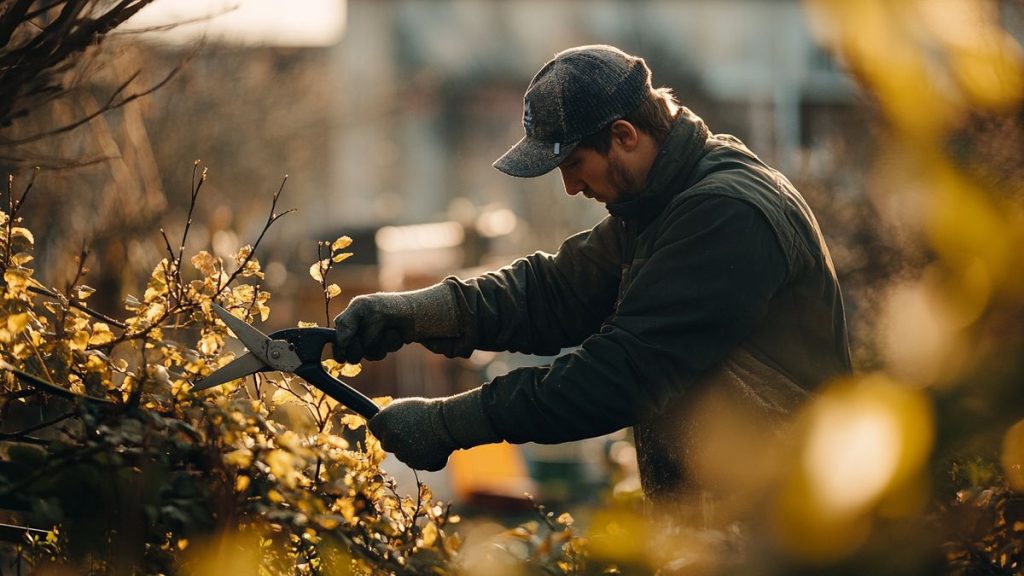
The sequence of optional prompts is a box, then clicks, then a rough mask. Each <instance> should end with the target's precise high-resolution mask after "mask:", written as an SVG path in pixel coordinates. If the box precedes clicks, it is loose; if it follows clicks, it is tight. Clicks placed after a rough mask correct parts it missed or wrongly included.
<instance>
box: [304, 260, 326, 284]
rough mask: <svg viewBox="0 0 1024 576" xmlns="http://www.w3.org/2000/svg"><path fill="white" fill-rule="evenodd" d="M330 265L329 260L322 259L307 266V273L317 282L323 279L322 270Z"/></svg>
mask: <svg viewBox="0 0 1024 576" xmlns="http://www.w3.org/2000/svg"><path fill="white" fill-rule="evenodd" d="M329 267H330V260H328V259H324V260H320V261H319V262H316V263H315V264H313V265H312V266H310V267H309V275H310V277H311V278H313V280H316V281H317V282H323V281H324V272H325V271H326V270H328V269H329Z"/></svg>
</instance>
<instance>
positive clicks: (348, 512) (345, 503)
mask: <svg viewBox="0 0 1024 576" xmlns="http://www.w3.org/2000/svg"><path fill="white" fill-rule="evenodd" d="M334 508H336V509H337V511H338V513H339V514H341V516H342V518H344V519H345V521H346V522H348V523H350V524H354V523H355V522H357V521H358V518H356V507H355V504H354V503H353V502H352V500H351V499H349V498H339V499H337V500H335V501H334Z"/></svg>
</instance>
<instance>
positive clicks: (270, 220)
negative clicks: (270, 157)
mask: <svg viewBox="0 0 1024 576" xmlns="http://www.w3.org/2000/svg"><path fill="white" fill-rule="evenodd" d="M286 182H288V175H287V174H285V175H284V179H283V180H281V186H280V187H278V189H277V192H275V193H274V197H273V199H272V200H271V202H270V215H269V216H267V222H266V223H265V224H264V225H263V230H261V231H260V235H259V237H257V238H256V242H253V244H252V249H251V250H249V253H248V254H247V255H246V256H245V258H243V259H242V262H241V263H240V264H239V266H238V269H237V270H235V271H234V272H232V273H231V276H229V277H228V279H227V282H225V283H224V284H223V285H219V286H218V288H217V292H216V293H215V294H214V295H213V299H214V300H216V299H217V298H218V297H220V295H221V294H222V293H223V292H224V290H226V289H227V287H228V286H230V285H231V283H232V282H234V280H235V278H237V277H238V275H239V274H241V273H242V272H243V271H244V270H245V267H246V265H248V264H249V262H250V261H251V260H252V259H253V257H254V256H255V254H256V248H258V247H259V245H260V242H262V241H263V237H264V236H265V235H266V234H267V230H269V229H270V227H271V226H272V225H273V224H274V222H277V221H278V220H279V219H280V218H282V217H283V216H284V215H286V214H289V213H291V212H295V209H294V208H291V209H289V210H285V211H284V212H282V213H280V214H278V213H277V201H278V199H279V198H280V197H281V192H282V191H283V190H284V185H285V183H286ZM219 281H220V280H219V279H218V282H219Z"/></svg>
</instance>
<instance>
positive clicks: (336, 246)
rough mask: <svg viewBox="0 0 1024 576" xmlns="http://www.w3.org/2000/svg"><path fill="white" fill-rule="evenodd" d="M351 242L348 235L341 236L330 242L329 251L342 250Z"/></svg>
mask: <svg viewBox="0 0 1024 576" xmlns="http://www.w3.org/2000/svg"><path fill="white" fill-rule="evenodd" d="M351 244H352V239H351V238H349V237H348V236H341V237H339V238H338V239H337V240H335V241H334V243H332V244H331V252H337V251H338V250H344V249H345V248H348V247H349V246H350V245H351Z"/></svg>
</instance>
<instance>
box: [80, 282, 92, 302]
mask: <svg viewBox="0 0 1024 576" xmlns="http://www.w3.org/2000/svg"><path fill="white" fill-rule="evenodd" d="M94 292H96V289H95V288H93V287H92V286H86V285H85V284H81V285H79V286H75V298H78V299H79V300H85V299H86V298H88V297H89V296H92V295H93V293H94Z"/></svg>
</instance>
